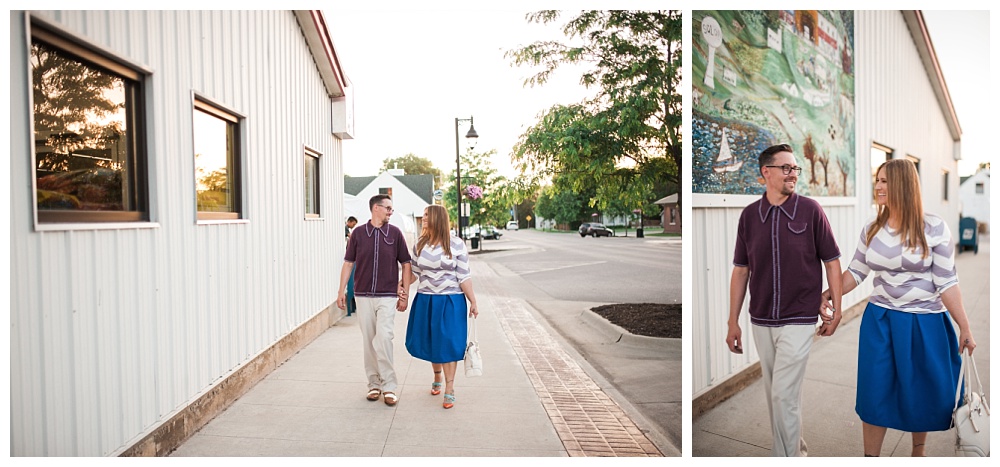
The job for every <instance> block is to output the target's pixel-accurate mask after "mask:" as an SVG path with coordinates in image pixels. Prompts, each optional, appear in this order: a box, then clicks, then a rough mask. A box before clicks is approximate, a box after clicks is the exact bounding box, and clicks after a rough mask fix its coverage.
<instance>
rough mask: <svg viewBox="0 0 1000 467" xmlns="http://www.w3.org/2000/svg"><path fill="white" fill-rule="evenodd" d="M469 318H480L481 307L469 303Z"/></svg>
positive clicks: (474, 303)
mask: <svg viewBox="0 0 1000 467" xmlns="http://www.w3.org/2000/svg"><path fill="white" fill-rule="evenodd" d="M469 316H472V317H473V318H475V317H477V316H479V307H478V306H477V305H476V302H470V303H469Z"/></svg>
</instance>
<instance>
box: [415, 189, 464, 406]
mask: <svg viewBox="0 0 1000 467" xmlns="http://www.w3.org/2000/svg"><path fill="white" fill-rule="evenodd" d="M421 225H422V227H423V228H422V230H421V232H420V238H419V239H418V240H417V244H416V246H414V248H413V259H412V261H411V262H412V265H413V269H412V270H413V274H414V276H415V279H416V281H417V295H416V296H415V297H414V298H413V305H412V306H411V307H410V319H409V323H408V324H407V327H406V350H408V351H409V352H410V355H413V356H414V357H417V358H419V359H421V360H426V361H428V362H431V368H432V370H433V371H434V382H433V383H431V394H433V395H438V394H440V393H441V386H442V384H441V383H442V381H441V378H442V372H443V373H444V402H443V403H442V407H444V408H446V409H450V408H452V407H453V406H454V405H455V385H454V383H455V373H456V369H457V368H458V361H459V360H462V359H463V358H464V356H465V346H466V341H467V339H468V327H467V326H468V318H467V316H470V317H472V318H473V319H475V317H477V316H479V309H478V307H477V306H476V295H475V293H474V292H473V290H472V279H471V270H470V269H469V254H468V252H467V251H466V249H465V243H464V242H463V241H462V240H461V239H460V238H458V237H453V236H451V234H450V232H449V230H448V211H446V210H445V208H444V206H439V205H431V206H428V207H427V208H425V209H424V217H423V220H422V221H421ZM466 300H468V304H466Z"/></svg>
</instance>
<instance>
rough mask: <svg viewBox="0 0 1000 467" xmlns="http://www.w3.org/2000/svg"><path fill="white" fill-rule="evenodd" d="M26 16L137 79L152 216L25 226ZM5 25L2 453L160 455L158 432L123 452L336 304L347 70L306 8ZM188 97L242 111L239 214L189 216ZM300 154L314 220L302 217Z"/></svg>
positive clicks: (30, 215)
mask: <svg viewBox="0 0 1000 467" xmlns="http://www.w3.org/2000/svg"><path fill="white" fill-rule="evenodd" d="M41 26H44V27H45V28H46V29H48V30H52V31H57V33H58V34H60V35H62V36H64V37H69V38H70V40H71V41H72V42H74V43H76V44H82V45H84V46H85V47H86V48H88V49H90V50H95V51H97V52H98V53H100V54H103V55H105V56H110V57H114V58H115V59H116V60H118V61H120V62H123V63H127V64H131V65H133V66H134V68H135V69H138V70H140V71H141V72H142V75H143V78H142V79H141V81H142V82H143V84H144V93H143V95H142V96H141V97H142V100H143V101H144V106H143V110H142V112H143V113H142V117H143V118H144V119H145V131H144V135H143V137H144V140H145V152H146V158H147V161H148V175H147V176H146V177H147V180H148V218H147V219H144V220H143V221H140V222H117V223H83V224H79V223H77V224H74V223H56V224H49V223H42V222H39V220H38V216H37V213H36V212H35V211H36V208H35V201H34V199H33V198H34V192H35V188H34V186H33V182H34V176H33V167H32V164H33V161H34V156H33V154H34V150H35V147H34V146H33V138H32V134H33V130H32V126H33V118H34V117H33V113H32V83H31V79H32V78H31V76H32V75H31V66H30V65H29V41H30V40H31V39H32V37H33V34H34V30H35V29H36V28H38V27H41ZM10 37H11V54H10V68H11V106H10V136H11V138H10V154H11V157H10V171H11V174H10V183H11V186H10V194H11V201H10V212H11V218H10V219H11V220H10V240H11V264H10V276H11V285H10V290H11V299H10V319H11V328H10V338H11V342H10V352H11V355H10V357H11V358H10V365H11V366H10V395H11V401H10V407H11V418H10V432H11V433H10V453H11V455H14V456H105V455H119V454H127V453H129V451H130V449H131V450H132V452H131V453H139V454H165V452H163V450H164V449H172V448H171V447H170V446H169V445H167V446H165V445H164V443H165V441H164V440H162V439H159V438H158V439H156V440H155V441H156V443H157V444H158V446H156V447H155V448H150V447H148V446H147V447H142V448H141V449H138V450H136V446H137V445H138V443H140V441H143V440H144V439H148V438H150V436H151V434H152V433H154V432H155V431H157V430H161V431H162V430H167V429H168V428H170V427H168V426H166V425H168V424H169V423H168V422H171V420H172V419H173V420H176V418H173V417H176V416H177V415H178V414H180V413H182V412H184V410H185V408H187V407H189V406H191V405H192V404H193V403H194V402H195V401H198V400H199V398H203V397H205V396H206V395H209V393H212V392H213V391H215V390H217V389H218V388H219V387H220V386H219V385H220V384H222V383H223V382H225V381H226V380H227V377H228V376H231V375H232V374H234V372H236V371H239V370H240V369H241V368H245V367H246V366H247V365H248V364H250V363H254V362H257V363H259V364H261V365H264V364H270V366H271V368H272V369H273V366H274V365H275V362H274V361H270V362H269V363H268V362H266V361H264V360H266V359H262V356H263V355H265V353H266V352H267V351H268V350H269V349H272V348H275V344H277V343H281V342H282V341H283V339H287V338H288V337H289V336H291V335H292V334H293V332H295V331H296V330H297V329H300V328H301V327H303V326H304V324H306V323H308V322H310V321H311V320H315V319H316V318H317V317H320V316H322V317H324V319H325V320H326V321H328V322H329V321H332V320H335V319H338V318H339V316H340V315H339V313H341V312H340V310H339V309H336V307H335V306H334V303H335V301H336V297H337V291H336V290H335V289H336V288H335V287H334V286H332V284H336V283H337V282H338V280H339V272H340V267H341V264H342V259H343V256H344V242H343V240H342V238H343V230H344V224H343V212H342V204H343V203H342V197H343V170H342V161H341V158H342V153H341V140H340V138H339V137H338V136H337V135H338V134H339V135H340V137H344V138H349V137H350V134H349V133H350V131H353V130H352V128H351V127H352V126H353V125H347V127H346V130H345V129H343V128H342V129H341V130H339V131H338V130H337V128H336V126H337V125H340V126H344V124H345V121H346V122H349V121H350V119H351V118H352V117H351V116H350V114H349V113H348V114H346V115H345V109H344V107H345V102H347V104H346V105H349V102H350V99H349V98H345V97H344V96H345V93H347V94H348V97H349V92H350V90H349V89H348V88H347V86H348V83H349V81H347V79H346V77H345V76H344V75H343V72H342V70H341V69H340V65H339V63H337V59H336V53H335V51H334V49H333V44H332V42H331V41H330V40H329V35H328V32H327V30H326V25H325V22H324V20H323V16H322V14H321V13H320V12H317V11H311V12H310V11H297V12H292V11H37V12H21V11H12V12H11V14H10ZM196 98H203V99H206V100H208V101H210V102H214V103H218V104H221V105H222V106H224V107H225V108H226V109H229V110H231V111H232V112H233V113H235V114H237V115H239V116H240V117H241V119H240V125H241V132H240V140H239V144H240V147H241V148H242V152H241V154H240V158H241V160H240V163H241V166H242V174H241V181H240V185H239V186H240V188H241V196H242V211H241V214H240V218H239V219H235V220H223V221H203V220H199V217H198V213H196V203H195V167H194V165H195V158H194V152H193V150H192V148H193V141H192V139H193V136H192V134H193V123H192V114H193V112H192V106H193V101H194V100H195V99H196ZM335 133H336V134H335ZM307 148H308V149H309V150H311V151H312V152H313V153H314V154H316V155H319V158H318V160H319V165H318V167H319V170H318V179H319V191H318V198H319V199H318V201H319V206H320V211H319V216H318V217H317V216H313V217H307V216H306V215H305V208H304V194H303V193H304V191H307V190H304V189H303V186H304V183H305V182H304V175H303V173H304V167H303V165H304V162H303V153H304V152H305V151H306V150H307ZM312 337H314V336H312ZM312 337H308V339H310V340H311V338H312ZM306 342H308V341H306ZM303 345H304V344H303ZM261 362H263V363H261ZM255 364H256V363H255ZM277 364H280V361H278V362H277ZM265 374H266V373H265ZM258 380H259V378H258ZM253 382H256V380H254V381H253ZM249 384H250V385H251V386H252V382H251V383H249ZM237 397H238V396H237ZM201 400H204V399H201ZM223 408H224V406H223ZM202 409H204V407H203V408H202ZM216 409H217V410H221V409H218V408H216ZM211 415H212V416H214V413H212V414H211ZM200 422H201V423H204V422H207V420H201V421H200ZM185 423H188V424H190V423H191V422H190V421H188V422H185ZM200 426H201V425H197V426H194V427H190V426H189V427H188V429H189V430H190V429H192V428H193V429H197V428H199V427H200ZM189 435H190V433H187V434H186V435H184V437H186V436H189ZM180 441H183V439H181V440H180ZM180 441H177V442H178V443H179V442H180ZM167 452H169V451H167Z"/></svg>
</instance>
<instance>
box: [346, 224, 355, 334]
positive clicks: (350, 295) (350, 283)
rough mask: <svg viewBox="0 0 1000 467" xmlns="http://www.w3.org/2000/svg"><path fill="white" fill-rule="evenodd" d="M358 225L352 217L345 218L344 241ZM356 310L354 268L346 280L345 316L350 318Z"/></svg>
mask: <svg viewBox="0 0 1000 467" xmlns="http://www.w3.org/2000/svg"><path fill="white" fill-rule="evenodd" d="M356 225H358V219H357V218H356V217H354V216H350V217H348V218H347V225H345V226H344V239H345V241H348V242H349V241H350V240H351V231H352V230H354V226H356ZM357 310H358V302H357V301H356V300H354V268H353V267H352V268H351V277H350V278H348V279H347V316H351V315H353V314H354V312H356V311H357Z"/></svg>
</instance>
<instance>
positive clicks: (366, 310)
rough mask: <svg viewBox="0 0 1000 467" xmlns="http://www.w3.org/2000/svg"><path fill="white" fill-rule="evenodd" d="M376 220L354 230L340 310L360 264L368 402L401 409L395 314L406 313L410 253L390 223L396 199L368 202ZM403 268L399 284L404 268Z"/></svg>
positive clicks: (358, 286)
mask: <svg viewBox="0 0 1000 467" xmlns="http://www.w3.org/2000/svg"><path fill="white" fill-rule="evenodd" d="M368 209H370V210H371V213H372V219H371V220H370V221H368V223H366V224H365V225H363V226H361V227H358V228H356V229H354V231H353V232H351V236H350V239H349V240H348V242H347V253H346V254H345V255H344V266H343V268H341V270H340V289H339V290H340V293H339V295H338V296H337V306H338V307H339V308H340V309H341V310H343V309H344V308H345V307H346V302H347V295H346V293H345V290H346V289H347V281H348V279H349V278H350V276H351V270H352V268H354V267H355V266H357V270H356V271H355V281H354V296H355V298H356V300H357V304H358V323H359V324H360V326H361V339H362V344H363V346H364V351H365V373H367V375H368V396H367V398H368V400H370V401H377V400H378V399H379V397H380V396H381V397H382V398H383V401H384V402H385V404H386V405H396V402H398V401H399V397H398V396H397V395H396V392H395V391H396V387H397V385H398V383H397V381H396V370H395V369H394V368H393V366H392V353H393V349H392V334H393V327H394V326H395V318H396V315H395V312H394V311H393V308H395V310H396V311H405V310H406V304H407V300H406V291H407V290H409V288H410V281H411V280H412V275H411V274H410V252H409V250H408V249H407V247H406V240H405V239H404V238H403V233H402V232H400V230H399V229H398V228H396V226H394V225H391V224H389V216H391V215H392V198H390V197H389V196H388V195H375V196H372V198H371V199H370V200H368ZM400 264H402V265H403V277H402V281H400V277H399V265H400Z"/></svg>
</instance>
